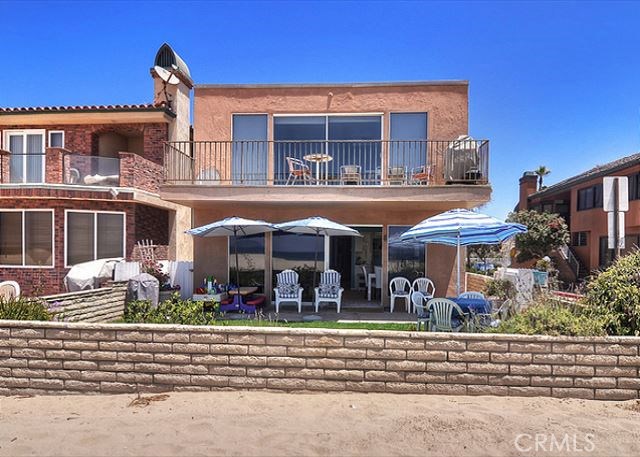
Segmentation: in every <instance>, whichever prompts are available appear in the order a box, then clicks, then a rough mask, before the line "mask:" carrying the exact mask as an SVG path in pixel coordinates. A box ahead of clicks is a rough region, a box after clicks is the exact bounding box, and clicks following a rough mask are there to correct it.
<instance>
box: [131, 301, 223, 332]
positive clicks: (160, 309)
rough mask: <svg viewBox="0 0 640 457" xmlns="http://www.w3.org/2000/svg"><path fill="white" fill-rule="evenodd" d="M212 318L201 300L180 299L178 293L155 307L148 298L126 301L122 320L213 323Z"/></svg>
mask: <svg viewBox="0 0 640 457" xmlns="http://www.w3.org/2000/svg"><path fill="white" fill-rule="evenodd" d="M216 305H217V304H215V305H214V310H215V309H216ZM214 320H215V319H214V313H212V312H207V311H205V310H204V308H203V303H202V302H198V301H191V300H181V299H180V296H179V295H178V294H175V295H174V296H173V297H172V298H171V299H170V300H165V301H163V302H160V303H158V306H157V307H153V306H152V305H151V302H150V301H148V300H135V301H132V302H129V303H127V306H126V308H125V312H124V321H125V322H128V323H141V324H182V325H213V323H214Z"/></svg>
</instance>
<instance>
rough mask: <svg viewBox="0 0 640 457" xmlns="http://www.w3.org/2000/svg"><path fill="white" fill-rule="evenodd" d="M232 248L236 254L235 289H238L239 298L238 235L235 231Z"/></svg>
mask: <svg viewBox="0 0 640 457" xmlns="http://www.w3.org/2000/svg"><path fill="white" fill-rule="evenodd" d="M233 246H234V248H235V249H234V250H235V253H236V287H237V288H238V296H240V263H239V262H238V235H237V233H236V230H234V231H233Z"/></svg>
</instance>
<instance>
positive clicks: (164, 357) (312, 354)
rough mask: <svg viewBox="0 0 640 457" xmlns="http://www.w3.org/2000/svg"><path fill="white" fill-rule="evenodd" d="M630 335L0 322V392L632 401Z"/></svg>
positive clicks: (635, 361) (634, 358)
mask: <svg viewBox="0 0 640 457" xmlns="http://www.w3.org/2000/svg"><path fill="white" fill-rule="evenodd" d="M639 345H640V338H632V337H610V338H570V337H548V336H525V335H478V334H438V333H426V332H423V333H415V332H412V333H409V332H386V331H365V330H322V329H287V328H242V327H192V326H173V325H166V326H165V325H127V324H77V323H75V324H74V323H58V322H15V321H0V393H1V394H5V395H10V394H27V393H31V394H52V393H53V394H57V393H60V394H61V393H112V392H161V391H171V390H176V391H179V390H215V389H226V388H234V389H274V390H281V391H355V392H393V393H424V394H447V395H509V396H547V397H550V396H553V397H563V398H564V397H574V398H587V399H603V400H619V399H637V398H640V396H639V389H640V379H639V377H638V368H639V367H640V355H639V353H638V349H639Z"/></svg>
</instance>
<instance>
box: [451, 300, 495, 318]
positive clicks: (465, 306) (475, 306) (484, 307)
mask: <svg viewBox="0 0 640 457" xmlns="http://www.w3.org/2000/svg"><path fill="white" fill-rule="evenodd" d="M447 299H449V300H451V301H453V302H455V303H456V304H457V305H458V306H459V307H460V309H461V310H462V312H463V313H470V312H472V313H475V314H490V313H491V304H490V303H489V302H488V301H487V300H483V299H481V298H458V297H447Z"/></svg>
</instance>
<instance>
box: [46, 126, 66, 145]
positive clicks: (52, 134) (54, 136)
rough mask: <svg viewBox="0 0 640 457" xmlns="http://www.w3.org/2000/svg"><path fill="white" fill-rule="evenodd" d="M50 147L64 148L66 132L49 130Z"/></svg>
mask: <svg viewBox="0 0 640 457" xmlns="http://www.w3.org/2000/svg"><path fill="white" fill-rule="evenodd" d="M49 147H50V148H64V132H63V131H62V130H49Z"/></svg>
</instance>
